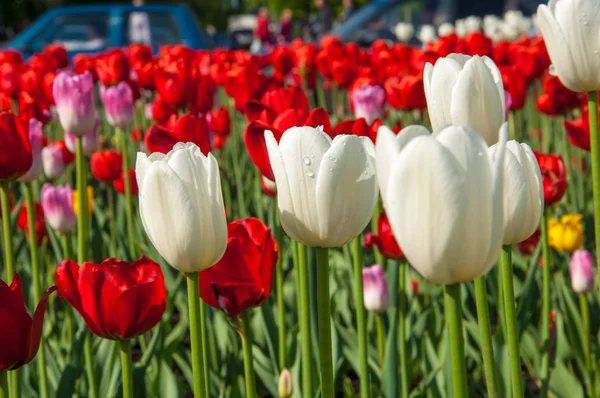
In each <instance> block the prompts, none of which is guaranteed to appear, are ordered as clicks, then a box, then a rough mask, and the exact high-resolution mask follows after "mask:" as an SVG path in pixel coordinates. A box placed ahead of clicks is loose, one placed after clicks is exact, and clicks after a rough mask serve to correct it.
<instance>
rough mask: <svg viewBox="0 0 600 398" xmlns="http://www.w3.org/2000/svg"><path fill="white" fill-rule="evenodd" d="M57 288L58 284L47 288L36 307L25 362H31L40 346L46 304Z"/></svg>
mask: <svg viewBox="0 0 600 398" xmlns="http://www.w3.org/2000/svg"><path fill="white" fill-rule="evenodd" d="M56 290H57V288H56V286H52V287H51V288H50V289H48V290H46V293H44V295H43V296H42V298H41V300H40V302H39V303H38V305H37V307H36V309H35V313H34V314H33V321H32V323H31V330H30V331H29V340H28V341H29V350H28V355H27V359H25V363H29V362H31V360H32V359H33V358H34V357H35V355H36V354H37V352H38V349H39V348H40V340H41V339H42V331H43V326H44V325H43V323H44V314H45V313H46V304H47V303H48V298H49V297H50V295H51V294H52V293H53V292H54V291H56ZM13 369H14V368H13Z"/></svg>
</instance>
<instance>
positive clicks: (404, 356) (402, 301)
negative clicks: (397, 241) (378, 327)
mask: <svg viewBox="0 0 600 398" xmlns="http://www.w3.org/2000/svg"><path fill="white" fill-rule="evenodd" d="M406 310H407V305H406V262H405V261H400V262H399V263H398V337H399V340H400V346H399V347H398V348H399V352H400V388H401V390H400V392H401V394H402V395H401V397H402V398H406V397H408V390H409V385H408V384H409V380H408V366H409V365H408V347H407V346H406Z"/></svg>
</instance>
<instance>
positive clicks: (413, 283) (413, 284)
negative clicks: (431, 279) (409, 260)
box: [410, 278, 419, 297]
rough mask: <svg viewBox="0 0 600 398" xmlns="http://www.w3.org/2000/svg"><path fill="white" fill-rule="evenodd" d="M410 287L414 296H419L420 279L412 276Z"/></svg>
mask: <svg viewBox="0 0 600 398" xmlns="http://www.w3.org/2000/svg"><path fill="white" fill-rule="evenodd" d="M410 287H411V289H412V295H413V297H417V296H418V295H419V281H418V280H416V279H413V278H410Z"/></svg>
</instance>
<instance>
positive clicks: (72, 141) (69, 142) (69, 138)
mask: <svg viewBox="0 0 600 398" xmlns="http://www.w3.org/2000/svg"><path fill="white" fill-rule="evenodd" d="M81 144H82V146H83V154H84V155H85V156H91V155H92V154H93V153H94V152H96V149H97V148H98V119H96V124H95V125H94V128H93V129H92V130H91V131H90V132H89V133H87V134H85V135H84V136H82V137H81ZM65 145H66V146H67V149H68V150H69V152H71V153H73V154H76V153H77V136H76V135H74V134H71V133H70V132H68V131H65Z"/></svg>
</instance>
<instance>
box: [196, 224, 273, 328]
mask: <svg viewBox="0 0 600 398" xmlns="http://www.w3.org/2000/svg"><path fill="white" fill-rule="evenodd" d="M227 230H228V233H229V240H228V242H227V250H226V251H225V255H224V256H223V258H222V259H221V260H219V262H218V263H217V264H215V265H214V266H212V267H210V268H208V269H206V270H204V271H202V272H200V297H202V300H204V301H205V302H206V303H207V304H208V305H210V306H212V307H214V308H217V309H221V310H223V312H225V313H226V314H227V315H228V316H230V317H232V318H236V317H237V316H238V315H239V314H241V313H242V312H244V311H246V310H248V309H250V308H253V307H258V306H261V305H262V304H264V302H265V301H266V300H267V298H268V297H269V295H270V294H271V288H272V287H273V271H274V270H275V266H276V264H277V258H278V255H279V254H278V251H279V249H278V247H277V242H276V241H275V239H274V238H273V237H272V236H271V231H270V230H269V228H267V226H266V225H264V224H263V223H262V222H261V221H260V220H259V219H257V218H246V219H244V220H235V221H233V222H231V223H229V225H228V227H227Z"/></svg>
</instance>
